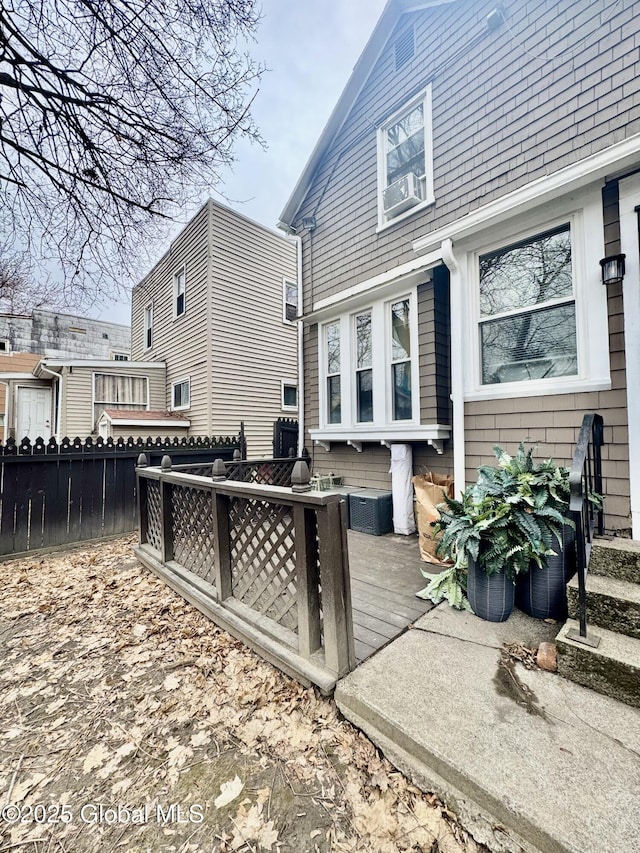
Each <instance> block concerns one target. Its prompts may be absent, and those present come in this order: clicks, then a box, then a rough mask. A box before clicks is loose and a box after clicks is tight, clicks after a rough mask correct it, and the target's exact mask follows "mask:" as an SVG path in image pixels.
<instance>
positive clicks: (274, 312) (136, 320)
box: [132, 200, 297, 457]
mask: <svg viewBox="0 0 640 853" xmlns="http://www.w3.org/2000/svg"><path fill="white" fill-rule="evenodd" d="M183 263H184V264H185V265H186V271H187V275H186V312H185V315H184V316H183V317H180V318H178V319H177V320H174V319H173V275H174V273H175V271H177V270H178V269H179V268H180V267H181V265H182V264H183ZM283 278H287V279H289V280H291V281H293V282H296V280H297V276H296V248H295V244H294V243H293V242H292V241H291V240H287V239H286V238H284V237H283V236H281V235H279V234H276V233H274V232H271V231H270V230H269V229H267V228H264V227H263V226H261V225H258V224H257V223H254V222H252V221H251V220H249V219H247V218H246V217H244V216H242V215H241V214H238V213H235V212H234V211H232V210H230V209H229V208H227V207H224V206H223V205H219V204H217V203H215V202H213V201H211V200H210V201H208V202H207V204H205V205H204V207H203V208H202V209H201V210H200V211H199V213H198V214H197V215H196V216H195V217H194V219H193V220H192V221H191V222H190V223H189V225H188V226H187V227H186V228H185V230H184V231H183V232H182V233H181V234H180V235H179V236H178V237H177V238H176V240H174V242H173V243H172V245H171V249H170V251H169V252H168V253H167V254H166V255H165V256H164V257H163V258H162V260H161V261H160V262H159V263H158V265H157V266H156V267H155V268H154V269H153V270H152V271H151V273H149V275H148V276H147V277H146V278H145V279H143V281H142V282H141V283H140V284H139V285H138V286H137V287H136V288H135V289H134V291H133V307H132V353H133V358H134V359H137V360H139V359H144V360H162V361H164V362H165V363H166V365H167V387H166V399H165V401H164V402H163V406H162V408H169V407H170V406H171V402H172V401H171V385H172V383H173V382H177V381H180V380H182V379H186V378H187V377H189V378H190V380H191V401H190V406H189V408H188V409H186V410H184V411H183V414H185V415H186V416H187V417H188V418H189V419H190V420H191V428H190V430H189V434H190V435H236V434H237V433H238V432H239V430H240V424H241V422H244V424H245V430H246V436H247V450H248V454H249V456H250V457H253V456H269V455H271V453H272V452H273V422H274V421H275V420H276V419H277V418H279V417H292V416H294V413H293V412H290V411H287V412H284V411H283V410H282V406H281V387H282V386H281V383H282V380H285V381H286V382H290V383H293V384H296V383H297V328H296V326H295V325H292V324H290V323H283V320H282V310H283V306H282V280H283ZM151 302H152V303H153V306H154V330H153V347H152V348H151V350H145V349H144V348H143V334H144V310H145V307H146V306H147V305H149V304H150V303H151Z"/></svg>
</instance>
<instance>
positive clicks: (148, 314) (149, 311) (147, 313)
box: [142, 302, 154, 352]
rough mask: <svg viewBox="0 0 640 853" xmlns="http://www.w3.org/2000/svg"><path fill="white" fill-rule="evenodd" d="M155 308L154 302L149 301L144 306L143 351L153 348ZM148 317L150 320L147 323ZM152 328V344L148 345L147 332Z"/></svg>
mask: <svg viewBox="0 0 640 853" xmlns="http://www.w3.org/2000/svg"><path fill="white" fill-rule="evenodd" d="M153 315H154V310H153V302H149V303H147V304H146V305H145V306H144V311H143V312H142V318H143V319H142V351H143V352H147V351H148V350H150V349H153V335H154V328H153V325H154V316H153ZM147 318H148V319H149V322H148V323H147ZM149 329H151V346H147V337H148V335H147V332H148V331H149Z"/></svg>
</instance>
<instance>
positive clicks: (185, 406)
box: [169, 376, 191, 412]
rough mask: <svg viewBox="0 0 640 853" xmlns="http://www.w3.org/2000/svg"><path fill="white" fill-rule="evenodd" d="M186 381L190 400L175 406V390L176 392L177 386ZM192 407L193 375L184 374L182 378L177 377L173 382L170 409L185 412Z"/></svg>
mask: <svg viewBox="0 0 640 853" xmlns="http://www.w3.org/2000/svg"><path fill="white" fill-rule="evenodd" d="M184 382H186V383H187V386H188V395H189V402H188V403H186V404H185V405H182V406H174V404H173V401H174V399H175V397H174V392H175V389H176V386H178V385H182V384H183V383H184ZM190 408H191V377H190V376H183V377H182V379H176V381H175V382H172V383H171V408H170V409H169V411H171V412H184V411H186V410H187V409H190Z"/></svg>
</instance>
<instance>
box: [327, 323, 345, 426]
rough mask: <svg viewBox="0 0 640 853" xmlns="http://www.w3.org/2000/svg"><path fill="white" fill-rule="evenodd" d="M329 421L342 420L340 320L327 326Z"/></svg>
mask: <svg viewBox="0 0 640 853" xmlns="http://www.w3.org/2000/svg"><path fill="white" fill-rule="evenodd" d="M325 345H326V356H327V361H326V368H325V369H326V376H327V385H326V388H327V423H330V424H339V423H341V421H342V389H341V387H340V322H339V321H337V322H335V323H329V324H328V325H327V326H325Z"/></svg>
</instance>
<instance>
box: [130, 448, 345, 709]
mask: <svg viewBox="0 0 640 853" xmlns="http://www.w3.org/2000/svg"><path fill="white" fill-rule="evenodd" d="M292 461H295V460H292ZM207 473H208V475H209V476H201V475H198V474H193V473H187V472H185V471H184V470H171V469H169V468H166V469H163V468H146V467H138V468H137V477H138V494H139V500H140V514H139V518H140V544H139V546H138V547H137V549H136V554H137V556H138V558H139V559H140V560H141V561H142V562H143V563H144V564H145V565H146V566H148V567H149V568H151V569H152V570H153V571H155V572H156V573H157V574H158V575H159V576H160V577H162V578H163V579H164V580H166V581H167V583H169V585H170V586H172V587H173V588H174V589H176V590H177V591H178V592H180V593H181V594H182V595H183V596H184V597H185V598H187V599H188V600H189V601H191V602H192V603H193V604H195V605H196V606H197V607H199V608H200V609H201V610H202V611H203V612H204V613H206V614H207V615H208V616H209V617H210V618H211V619H213V621H215V622H216V623H217V624H219V625H220V626H221V627H223V628H225V629H226V630H228V631H229V632H230V633H232V634H234V635H235V636H237V637H239V638H240V639H242V640H244V641H245V642H247V643H248V644H249V645H251V646H252V647H253V648H255V649H256V651H258V652H260V653H262V654H263V656H265V657H266V658H267V659H268V660H270V661H272V662H273V663H275V664H276V665H278V666H280V667H281V668H282V669H284V670H285V671H286V672H288V673H290V674H292V675H294V676H295V677H298V678H300V679H301V680H303V681H305V682H311V683H315V684H317V685H318V686H319V687H320V688H321V689H322V690H324V691H326V692H328V691H330V690H331V689H333V686H334V685H335V681H336V680H337V679H338V678H340V677H341V676H343V675H345V674H346V673H347V672H349V671H350V670H351V669H352V668H353V666H354V663H355V658H354V651H353V627H352V617H351V593H350V582H349V563H348V555H347V545H346V523H345V512H344V504H343V503H342V502H341V500H340V497H339V496H338V495H332V494H328V493H327V494H325V493H318V492H315V493H314V492H300V491H293V490H292V489H291V488H285V487H282V486H271V485H263V484H261V483H259V482H237V481H233V480H230V479H226V478H222V477H220V476H218V477H213V478H212V476H211V475H212V473H213V471H208V472H207ZM290 477H291V474H290V472H289V479H290Z"/></svg>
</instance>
